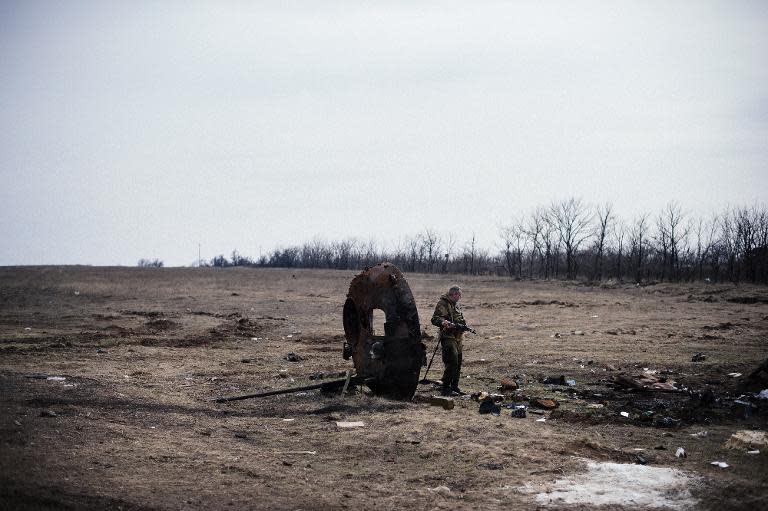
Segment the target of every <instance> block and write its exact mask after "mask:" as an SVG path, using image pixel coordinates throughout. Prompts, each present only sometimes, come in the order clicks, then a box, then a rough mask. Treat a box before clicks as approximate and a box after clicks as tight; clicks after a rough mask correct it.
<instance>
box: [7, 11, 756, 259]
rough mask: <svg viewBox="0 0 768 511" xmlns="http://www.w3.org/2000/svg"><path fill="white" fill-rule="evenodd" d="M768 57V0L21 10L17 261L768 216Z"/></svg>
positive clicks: (13, 93)
mask: <svg viewBox="0 0 768 511" xmlns="http://www.w3.org/2000/svg"><path fill="white" fill-rule="evenodd" d="M766 62H768V2H733V1H731V2H725V1H724V2H703V1H691V2H684V1H674V2H670V1H664V2H649V1H643V2H608V1H606V2H570V1H569V2H546V1H545V2H540V1H535V2H444V1H441V2H384V1H381V2H360V1H352V0H350V1H348V2H339V1H323V2H284V1H280V2H246V1H243V2H214V1H210V2H191V1H184V2H170V1H162V2H114V3H113V2H96V1H94V2H26V1H25V2H8V1H4V2H2V3H0V72H1V73H2V75H1V76H2V80H0V179H1V181H0V182H1V183H2V186H1V187H0V239H2V242H1V243H0V264H41V263H46V264H48V263H62V264H69V263H83V264H128V265H133V264H135V263H136V260H138V259H139V258H141V257H158V258H160V259H163V260H164V261H165V262H166V264H170V265H175V264H189V263H191V262H192V261H194V259H195V258H196V256H197V244H198V242H200V243H202V248H203V256H204V257H206V258H210V257H212V256H213V255H216V254H218V253H225V254H229V252H230V251H231V250H232V249H235V248H236V249H238V250H239V251H240V252H241V253H244V254H247V255H251V256H258V254H259V250H260V248H261V249H262V250H264V251H267V250H269V249H272V248H273V247H275V246H278V245H283V246H285V245H289V244H295V243H300V242H303V241H309V240H311V239H312V238H313V237H316V236H319V237H322V238H324V239H328V240H331V239H340V238H345V237H350V236H355V237H358V238H364V239H365V238H370V237H373V238H375V239H377V240H381V241H389V242H392V243H394V242H396V241H398V240H399V239H401V238H402V237H403V236H404V235H405V234H414V233H416V232H418V231H420V230H422V229H424V228H425V227H430V228H433V229H435V230H437V231H438V232H439V233H440V234H446V233H447V232H448V231H449V230H450V229H454V230H455V236H456V238H457V239H458V240H459V241H465V240H467V239H469V238H470V237H471V235H472V232H473V231H474V232H475V233H476V234H477V237H478V240H479V242H480V243H481V245H484V246H486V247H488V248H491V247H492V246H493V245H494V243H496V241H497V230H498V226H499V224H501V223H505V222H508V221H509V219H510V218H511V217H512V216H513V215H515V214H519V213H525V212H528V211H529V210H530V209H531V208H533V207H534V206H536V205H547V204H549V203H551V202H552V201H553V200H557V199H562V198H566V197H569V196H576V197H581V198H583V199H584V200H585V201H587V202H590V203H598V202H604V201H607V200H610V201H613V202H614V204H615V205H616V208H617V212H618V213H619V214H620V215H621V216H623V217H625V218H627V219H631V218H632V217H633V216H634V215H636V214H639V213H641V212H645V211H647V212H651V213H655V212H657V211H658V210H660V209H661V208H662V207H663V206H664V204H665V203H667V202H668V201H670V200H677V201H678V202H680V203H681V204H682V206H683V207H684V208H685V209H687V210H688V211H691V212H694V213H702V214H703V213H708V212H710V211H713V210H718V209H723V208H725V207H726V206H727V205H728V204H738V205H745V204H752V203H754V202H765V201H766V199H768V193H767V192H766V190H768V165H766V164H768V66H767V65H766V64H765V63H766ZM452 201H454V202H455V204H456V205H454V206H451V205H450V204H451V203H452Z"/></svg>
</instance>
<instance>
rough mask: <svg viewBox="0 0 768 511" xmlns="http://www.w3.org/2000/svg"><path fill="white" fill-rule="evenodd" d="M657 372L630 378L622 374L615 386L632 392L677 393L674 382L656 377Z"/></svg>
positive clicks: (616, 380)
mask: <svg viewBox="0 0 768 511" xmlns="http://www.w3.org/2000/svg"><path fill="white" fill-rule="evenodd" d="M654 373H655V371H643V373H642V374H640V375H635V376H630V375H627V374H620V375H618V376H617V377H616V378H615V379H614V380H613V384H614V385H616V386H617V387H623V388H626V389H632V390H658V391H666V392H677V391H679V390H680V389H678V388H677V387H676V386H675V383H676V382H674V381H671V380H669V379H667V378H665V377H663V376H656V374H654Z"/></svg>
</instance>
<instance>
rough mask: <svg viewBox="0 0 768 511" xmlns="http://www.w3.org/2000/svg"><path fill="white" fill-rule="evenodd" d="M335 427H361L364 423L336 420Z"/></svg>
mask: <svg viewBox="0 0 768 511" xmlns="http://www.w3.org/2000/svg"><path fill="white" fill-rule="evenodd" d="M336 427H337V428H339V429H354V428H362V427H365V423H364V422H363V421H351V422H348V421H338V422H336Z"/></svg>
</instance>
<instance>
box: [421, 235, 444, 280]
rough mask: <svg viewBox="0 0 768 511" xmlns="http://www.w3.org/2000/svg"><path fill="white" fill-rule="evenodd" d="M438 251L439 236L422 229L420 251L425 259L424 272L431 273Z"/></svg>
mask: <svg viewBox="0 0 768 511" xmlns="http://www.w3.org/2000/svg"><path fill="white" fill-rule="evenodd" d="M439 251H440V236H438V235H437V233H436V232H435V231H433V230H432V229H424V232H422V233H421V250H420V252H422V253H424V255H425V258H426V271H427V273H432V271H433V270H434V267H435V263H436V262H437V257H438V252H439Z"/></svg>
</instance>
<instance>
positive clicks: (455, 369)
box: [432, 286, 467, 396]
mask: <svg viewBox="0 0 768 511" xmlns="http://www.w3.org/2000/svg"><path fill="white" fill-rule="evenodd" d="M459 300H461V288H460V287H459V286H453V287H451V288H450V289H449V290H448V293H447V294H444V295H443V296H441V297H440V300H438V302H437V306H436V307H435V313H434V314H433V315H432V324H433V325H435V326H436V327H439V328H440V344H441V345H442V348H443V364H445V372H443V391H442V394H443V395H444V396H451V395H462V394H464V393H463V392H462V391H461V389H459V375H460V373H461V343H462V338H463V337H464V332H462V331H460V330H457V329H456V328H455V327H454V325H466V324H467V323H466V321H465V320H464V315H463V314H462V313H461V309H459Z"/></svg>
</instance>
